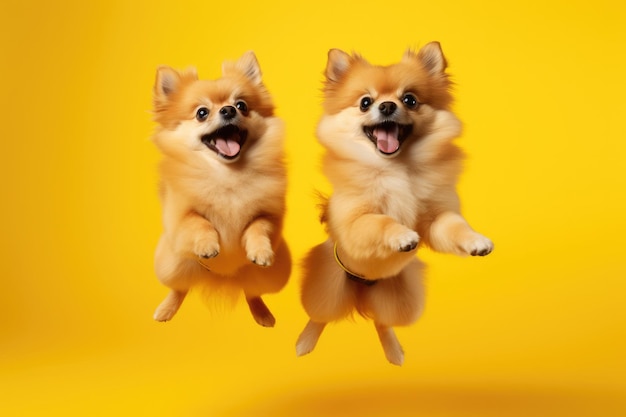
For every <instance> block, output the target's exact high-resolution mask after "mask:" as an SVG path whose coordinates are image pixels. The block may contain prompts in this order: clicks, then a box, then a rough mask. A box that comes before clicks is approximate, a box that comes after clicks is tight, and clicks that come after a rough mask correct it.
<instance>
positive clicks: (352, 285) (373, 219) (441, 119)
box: [296, 42, 493, 365]
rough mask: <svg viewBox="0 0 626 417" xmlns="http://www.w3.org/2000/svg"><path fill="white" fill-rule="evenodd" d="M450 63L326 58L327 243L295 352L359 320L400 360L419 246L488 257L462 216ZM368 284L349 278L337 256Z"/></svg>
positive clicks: (309, 276) (305, 300)
mask: <svg viewBox="0 0 626 417" xmlns="http://www.w3.org/2000/svg"><path fill="white" fill-rule="evenodd" d="M446 66H447V63H446V60H445V58H444V56H443V53H442V52H441V49H440V46H439V44H438V43H436V42H433V43H430V44H427V45H425V46H424V47H423V48H422V49H421V50H420V51H419V52H418V53H415V52H413V51H408V52H407V53H406V54H405V55H404V57H403V58H402V60H401V61H400V62H398V63H396V64H394V65H390V66H384V67H383V66H375V65H371V64H370V63H368V62H367V61H366V60H365V59H363V58H362V57H360V56H358V55H348V54H346V53H345V52H342V51H339V50H336V49H334V50H331V51H330V52H329V55H328V64H327V67H326V82H325V85H324V104H323V106H324V115H323V116H322V118H321V120H320V122H319V124H318V129H317V136H318V139H319V141H320V143H321V144H322V145H323V146H324V147H325V151H326V152H325V155H324V157H323V170H324V173H325V175H326V176H327V177H328V179H329V181H330V182H331V184H332V185H333V189H334V192H333V194H332V195H331V196H330V198H329V199H328V200H327V201H325V202H324V203H323V208H324V212H323V215H322V219H323V221H325V222H326V228H327V231H328V234H329V238H328V240H327V241H326V242H324V243H322V244H320V245H318V246H316V247H315V248H313V249H312V250H311V251H310V252H309V254H308V255H307V256H306V258H305V260H304V263H303V269H304V274H303V281H302V293H301V299H302V305H303V307H304V309H305V310H306V312H307V313H308V315H309V317H310V321H309V324H308V325H307V327H306V328H305V330H304V331H303V332H302V334H301V335H300V338H299V339H298V342H297V347H296V348H297V353H298V354H299V355H302V354H305V353H308V352H310V351H311V350H313V348H314V347H315V344H316V343H317V339H318V338H319V336H320V335H321V333H322V331H323V329H324V326H325V324H326V323H327V322H330V321H335V320H340V319H342V318H345V317H347V316H349V315H350V314H352V312H354V311H358V312H360V313H361V314H363V315H365V316H367V317H369V318H371V319H372V320H373V321H374V324H375V327H376V330H377V333H378V335H379V338H380V341H381V344H382V346H383V349H384V351H385V355H386V356H387V359H388V360H389V361H390V362H391V363H394V364H397V365H400V364H401V363H402V362H403V358H404V357H403V353H402V348H401V346H400V344H399V342H398V341H397V338H396V337H395V334H394V332H393V329H392V327H393V326H399V325H409V324H411V323H413V322H414V321H416V320H417V318H418V317H419V315H420V314H421V312H422V310H423V304H424V289H423V284H422V275H423V273H422V270H423V265H422V263H421V262H420V261H419V260H418V259H416V257H415V251H416V248H417V247H418V244H420V245H421V244H425V245H428V246H430V247H431V248H432V249H434V250H436V251H441V252H448V253H455V254H458V255H468V254H469V255H486V254H488V253H490V252H491V250H492V249H493V244H492V243H491V241H490V240H489V239H487V238H486V237H484V236H482V235H480V234H479V233H477V232H475V231H473V230H472V229H471V228H470V226H469V225H468V224H467V222H466V221H465V220H464V219H463V217H462V216H461V214H460V209H459V198H458V196H457V193H456V183H457V179H458V176H459V174H460V172H461V162H462V159H463V153H462V152H461V150H460V149H459V148H458V147H457V146H456V145H455V144H454V143H453V140H454V139H455V138H456V137H458V136H459V135H460V133H461V123H460V122H459V120H458V119H457V118H456V116H455V115H454V114H453V113H452V112H451V111H450V104H451V103H452V96H451V94H450V92H449V89H450V81H449V79H448V75H447V74H446V72H445V69H446ZM335 245H336V248H337V249H336V250H337V256H338V257H339V258H340V259H341V262H342V264H343V265H344V266H345V267H346V268H347V269H348V270H349V271H350V272H351V273H352V274H354V275H358V276H360V277H362V278H363V279H367V280H376V284H375V285H371V286H368V285H364V284H363V283H360V282H355V281H354V280H349V279H348V278H347V277H346V272H345V271H344V270H343V269H342V267H341V266H340V265H339V263H338V262H336V261H335V258H334V250H335V249H334V247H335Z"/></svg>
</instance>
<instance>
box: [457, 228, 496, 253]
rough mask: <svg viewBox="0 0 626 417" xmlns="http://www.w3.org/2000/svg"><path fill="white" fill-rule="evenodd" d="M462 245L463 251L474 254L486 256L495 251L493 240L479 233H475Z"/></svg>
mask: <svg viewBox="0 0 626 417" xmlns="http://www.w3.org/2000/svg"><path fill="white" fill-rule="evenodd" d="M460 246H461V249H462V250H463V252H465V253H466V254H468V255H472V256H486V255H489V254H490V253H491V251H493V242H492V241H491V240H490V239H489V238H486V237H485V236H483V235H481V234H479V233H474V234H473V235H472V237H471V238H469V239H467V240H466V241H465V242H463V243H462V244H461V245H460Z"/></svg>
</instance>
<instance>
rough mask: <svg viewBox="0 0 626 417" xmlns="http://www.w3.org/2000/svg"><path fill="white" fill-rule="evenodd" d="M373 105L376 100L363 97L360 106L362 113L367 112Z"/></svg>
mask: <svg viewBox="0 0 626 417" xmlns="http://www.w3.org/2000/svg"><path fill="white" fill-rule="evenodd" d="M372 103H374V100H372V98H371V97H363V98H362V99H361V104H360V108H361V111H362V112H366V111H367V110H368V109H369V108H370V106H371V105H372Z"/></svg>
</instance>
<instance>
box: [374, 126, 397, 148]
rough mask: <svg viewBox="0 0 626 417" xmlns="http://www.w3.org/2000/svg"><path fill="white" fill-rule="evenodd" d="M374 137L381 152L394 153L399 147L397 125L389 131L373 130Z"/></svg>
mask: <svg viewBox="0 0 626 417" xmlns="http://www.w3.org/2000/svg"><path fill="white" fill-rule="evenodd" d="M374 136H376V146H378V149H379V150H380V151H381V152H384V153H394V152H395V151H397V150H398V148H399V147H400V141H399V140H398V125H395V126H394V127H393V129H391V130H386V129H381V128H377V129H375V130H374Z"/></svg>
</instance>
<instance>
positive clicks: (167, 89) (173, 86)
mask: <svg viewBox="0 0 626 417" xmlns="http://www.w3.org/2000/svg"><path fill="white" fill-rule="evenodd" d="M183 79H189V80H197V79H198V73H197V72H196V69H195V68H193V67H189V68H188V69H187V70H186V71H184V72H183V73H179V72H178V71H176V70H175V69H174V68H171V67H168V66H167V65H161V66H160V67H158V68H157V74H156V82H155V83H154V98H155V100H158V101H167V99H168V98H169V96H170V95H172V94H173V93H175V92H176V91H178V89H179V88H180V84H181V82H182V80H183Z"/></svg>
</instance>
